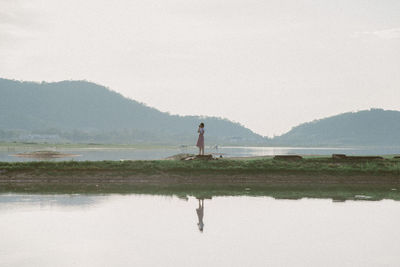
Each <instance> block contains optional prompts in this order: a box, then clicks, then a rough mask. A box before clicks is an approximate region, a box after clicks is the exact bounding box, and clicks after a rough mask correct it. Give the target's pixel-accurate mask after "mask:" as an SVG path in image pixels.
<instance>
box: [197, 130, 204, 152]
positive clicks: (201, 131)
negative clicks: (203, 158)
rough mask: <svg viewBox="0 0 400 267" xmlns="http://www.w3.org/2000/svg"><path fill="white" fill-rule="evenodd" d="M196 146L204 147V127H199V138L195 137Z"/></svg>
mask: <svg viewBox="0 0 400 267" xmlns="http://www.w3.org/2000/svg"><path fill="white" fill-rule="evenodd" d="M196 146H197V147H204V129H203V128H200V133H199V139H197V144H196Z"/></svg>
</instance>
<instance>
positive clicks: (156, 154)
mask: <svg viewBox="0 0 400 267" xmlns="http://www.w3.org/2000/svg"><path fill="white" fill-rule="evenodd" d="M42 150H56V151H58V152H62V153H69V154H79V155H80V156H79V157H73V158H71V157H66V158H59V159H52V160H56V161H62V160H77V161H84V160H155V159H163V158H166V157H169V156H172V155H175V154H179V153H193V154H195V153H198V150H197V149H196V148H195V147H188V148H184V149H182V148H178V147H176V148H154V149H132V148H126V149H123V148H118V149H99V148H96V149H93V148H82V149H65V148H64V149H63V148H57V149H55V148H54V147H49V148H46V149H42ZM27 151H33V150H32V148H29V147H26V148H19V149H17V150H9V149H6V148H3V149H2V150H0V161H32V160H35V159H31V158H20V157H15V156H12V155H13V154H16V153H23V152H27ZM206 153H218V154H222V156H223V157H250V156H272V155H284V154H301V155H331V154H334V153H341V154H347V155H384V154H396V153H400V148H395V147H386V148H382V147H375V148H374V147H372V148H306V147H305V148H304V147H303V148H293V147H219V148H218V149H215V148H211V147H210V148H206Z"/></svg>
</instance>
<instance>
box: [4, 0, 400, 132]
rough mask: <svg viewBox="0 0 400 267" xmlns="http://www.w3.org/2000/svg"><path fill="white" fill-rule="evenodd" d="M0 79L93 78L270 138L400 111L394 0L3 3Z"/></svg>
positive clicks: (399, 22) (398, 9) (398, 5)
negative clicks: (315, 124) (363, 114)
mask: <svg viewBox="0 0 400 267" xmlns="http://www.w3.org/2000/svg"><path fill="white" fill-rule="evenodd" d="M0 77H2V78H9V79H16V80H25V81H47V82H52V81H60V80H88V81H91V82H95V83H98V84H101V85H104V86H107V87H109V88H110V89H112V90H114V91H117V92H119V93H121V94H122V95H124V96H126V97H129V98H132V99H135V100H137V101H139V102H143V103H145V104H146V105H148V106H152V107H155V108H157V109H159V110H161V111H165V112H170V113H171V114H180V115H206V116H218V117H223V118H228V119H230V120H233V121H236V122H239V123H241V124H243V125H244V126H246V127H248V128H250V129H252V130H253V131H254V132H256V133H259V134H261V135H264V136H270V137H271V136H274V135H280V134H282V133H284V132H287V131H288V130H290V129H291V128H292V127H294V126H296V125H298V124H300V123H303V122H308V121H312V120H314V119H320V118H324V117H328V116H332V115H336V114H339V113H343V112H348V111H357V110H363V109H369V108H384V109H392V110H400V1H398V0H368V1H367V0H335V1H331V0H319V1H317V0H258V1H256V0H229V1H227V0H225V1H223V0H157V1H156V0H144V1H143V0H141V1H137V0H119V1H109V0H85V1H82V0H68V1H65V0H0Z"/></svg>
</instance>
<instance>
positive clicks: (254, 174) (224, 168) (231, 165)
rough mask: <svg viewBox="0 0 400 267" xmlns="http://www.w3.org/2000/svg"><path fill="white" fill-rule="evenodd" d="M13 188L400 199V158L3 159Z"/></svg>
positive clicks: (7, 184) (4, 181) (3, 186)
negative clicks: (83, 160)
mask: <svg viewBox="0 0 400 267" xmlns="http://www.w3.org/2000/svg"><path fill="white" fill-rule="evenodd" d="M10 192H27V193H84V194H85V193H88V194H91V193H145V194H166V195H178V196H183V195H203V196H207V197H212V196H218V195H263V196H275V197H277V198H289V199H291V198H296V199H297V198H302V197H323V198H332V199H357V198H355V196H357V195H361V196H363V195H367V196H369V197H368V200H379V199H394V200H400V160H395V159H382V160H355V161H354V160H352V161H349V160H334V159H329V158H309V159H303V160H300V161H286V160H274V159H271V158H264V159H247V160H232V159H223V160H210V161H206V160H192V161H179V160H157V161H123V162H120V161H92V162H78V161H65V162H16V163H10V162H0V193H10Z"/></svg>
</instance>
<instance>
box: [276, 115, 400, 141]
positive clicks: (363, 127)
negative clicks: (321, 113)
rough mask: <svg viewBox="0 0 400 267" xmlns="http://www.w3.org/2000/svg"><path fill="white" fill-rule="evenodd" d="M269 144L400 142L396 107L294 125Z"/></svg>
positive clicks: (398, 118) (399, 123)
mask: <svg viewBox="0 0 400 267" xmlns="http://www.w3.org/2000/svg"><path fill="white" fill-rule="evenodd" d="M269 144H270V145H289V146H290V145H294V146H400V111H394V110H383V109H371V110H363V111H359V112H348V113H343V114H339V115H336V116H332V117H328V118H325V119H320V120H315V121H312V122H308V123H304V124H301V125H299V126H296V127H294V128H293V129H292V130H290V131H289V132H288V133H286V134H283V135H281V136H277V137H275V138H273V139H272V140H271V141H270V142H269Z"/></svg>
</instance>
